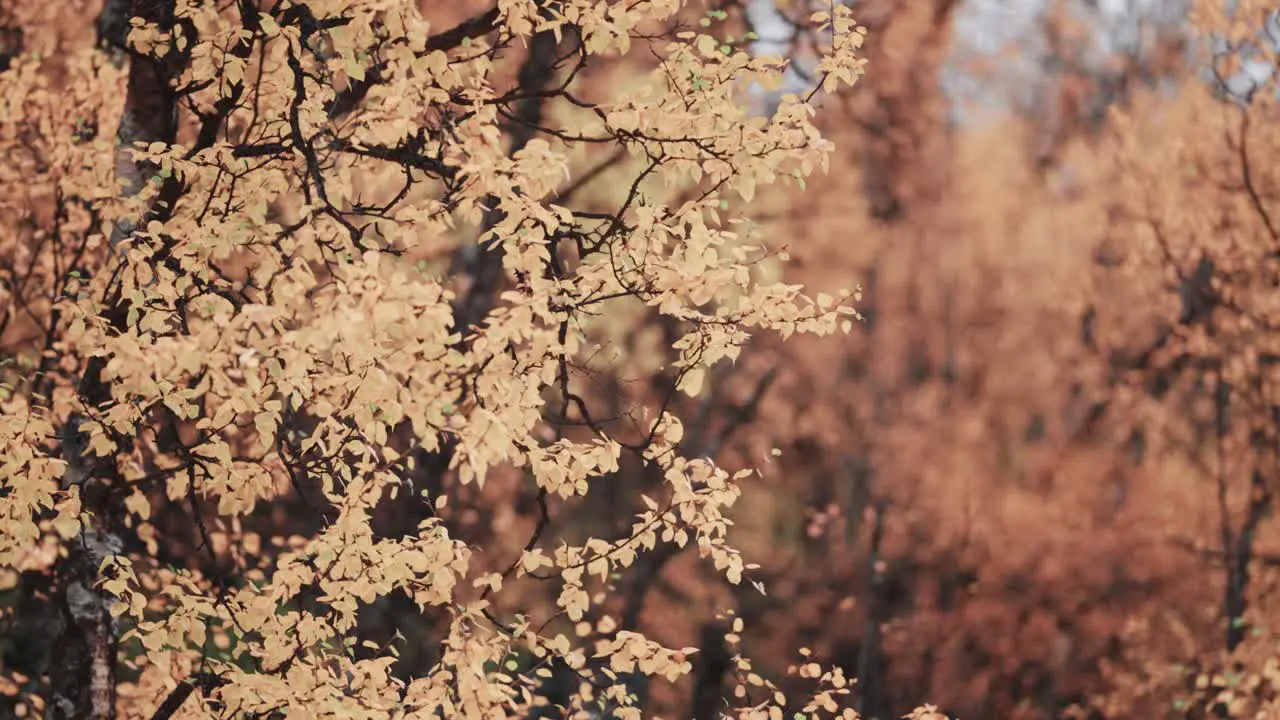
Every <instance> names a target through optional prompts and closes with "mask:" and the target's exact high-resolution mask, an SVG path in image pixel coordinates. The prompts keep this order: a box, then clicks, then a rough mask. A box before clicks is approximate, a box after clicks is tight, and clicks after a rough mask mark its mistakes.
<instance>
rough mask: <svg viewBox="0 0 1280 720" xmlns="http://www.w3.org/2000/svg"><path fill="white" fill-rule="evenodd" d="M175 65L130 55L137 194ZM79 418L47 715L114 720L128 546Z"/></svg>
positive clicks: (107, 19)
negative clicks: (109, 571)
mask: <svg viewBox="0 0 1280 720" xmlns="http://www.w3.org/2000/svg"><path fill="white" fill-rule="evenodd" d="M174 9H175V3H174V2H173V0H133V2H130V3H125V2H117V1H114V0H113V1H111V2H108V3H107V4H106V6H105V7H104V8H103V13H102V15H101V16H100V17H99V20H98V27H99V29H100V38H101V39H102V41H103V42H104V43H105V44H107V45H109V46H114V47H115V48H116V49H117V50H119V49H120V48H119V45H120V44H121V43H122V37H121V33H122V32H123V30H122V28H127V27H128V21H129V17H131V16H136V17H141V18H143V19H144V20H147V21H149V22H155V23H158V24H159V25H161V27H170V26H172V22H173V15H174ZM173 72H174V70H173V69H172V68H171V67H170V66H169V65H167V64H166V63H162V62H160V61H158V60H155V59H153V58H147V57H136V56H135V57H134V58H133V59H132V62H131V65H130V68H129V75H128V89H127V95H126V97H125V107H124V113H123V115H122V117H121V121H120V129H119V132H118V134H117V145H116V174H117V177H118V178H122V179H124V180H125V184H124V187H123V190H122V192H123V193H124V194H125V196H126V197H127V196H132V195H135V194H137V193H138V192H139V191H140V190H141V189H142V188H143V186H144V183H145V182H146V178H147V177H148V175H149V172H148V171H149V168H148V167H147V166H146V165H145V164H143V163H137V162H134V160H133V158H132V154H131V152H130V148H132V147H133V145H134V144H135V143H139V142H142V143H152V142H163V143H172V142H173V141H174V138H175V135H176V132H177V105H176V102H175V98H174V95H173V93H172V92H171V90H170V85H169V78H170V75H171V74H172V73H173ZM134 226H135V223H132V222H129V221H121V222H119V223H117V224H116V226H115V227H114V228H113V229H112V233H111V244H112V247H113V248H115V247H117V246H118V245H119V243H120V242H121V241H123V240H124V239H125V238H127V237H128V236H129V234H130V233H131V232H133V228H134ZM104 315H105V316H106V317H107V318H108V319H109V320H110V321H111V322H112V324H113V325H115V326H116V327H117V329H123V323H122V322H121V320H122V318H123V316H124V308H123V305H122V303H119V302H116V303H112V304H111V306H110V307H108V308H107V309H106V310H105V311H104ZM104 365H105V361H104V359H103V358H94V359H93V360H92V361H90V362H89V363H88V364H87V367H86V368H85V372H84V375H83V376H82V378H81V381H80V386H79V392H80V397H81V401H82V402H83V403H84V405H85V407H86V408H88V409H89V410H90V411H96V410H97V409H98V408H99V407H101V406H102V405H103V404H104V403H105V402H107V401H108V400H110V399H111V393H110V389H109V387H108V386H107V385H106V384H105V383H103V382H102V380H101V377H100V373H101V372H102V369H103V367H104ZM81 423H82V418H79V417H73V418H71V419H70V420H69V421H68V422H67V423H66V424H65V425H64V426H63V428H62V429H61V441H62V454H63V459H64V460H66V461H67V471H66V474H65V475H64V477H63V486H64V487H65V488H70V487H73V486H75V487H78V488H79V492H80V495H81V498H82V502H83V504H84V508H85V509H86V510H87V511H89V513H90V516H89V517H90V519H89V520H88V521H87V522H86V524H85V525H84V527H83V528H82V529H81V532H80V534H79V535H78V536H76V537H75V538H73V539H72V540H71V541H70V543H68V547H67V555H66V557H65V558H63V559H62V561H61V562H59V563H58V565H57V567H56V569H55V575H56V578H57V590H56V594H55V600H54V602H55V605H56V607H57V608H58V611H59V613H60V614H61V617H62V623H61V628H60V632H59V633H58V636H57V640H56V643H55V646H54V647H55V650H54V657H53V661H52V663H51V667H50V673H49V675H50V703H49V716H48V717H49V718H51V720H61V719H63V718H66V719H67V720H70V719H72V718H74V719H75V720H110V719H111V718H114V717H115V693H116V678H115V668H116V643H117V638H116V628H115V623H114V621H113V618H112V617H111V612H110V609H111V605H112V603H113V598H112V597H111V596H110V595H109V594H108V593H106V592H104V591H102V590H101V589H100V588H99V587H98V581H99V568H100V567H101V566H102V563H103V561H104V560H106V559H107V558H108V557H110V556H112V555H116V554H118V553H120V552H121V550H122V549H123V544H122V543H121V541H120V538H119V537H118V536H117V535H116V534H115V528H114V527H113V525H112V520H113V516H112V513H113V508H112V507H111V506H110V504H109V502H108V497H109V495H110V493H109V490H110V488H111V487H112V486H113V485H114V484H115V483H117V482H118V480H119V477H118V474H117V471H116V468H115V467H114V463H112V462H110V461H109V459H108V461H106V462H103V461H102V460H101V459H96V458H92V457H91V456H89V454H88V452H87V451H88V448H87V443H86V442H85V438H84V437H83V435H82V434H81V433H80V426H81Z"/></svg>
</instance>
